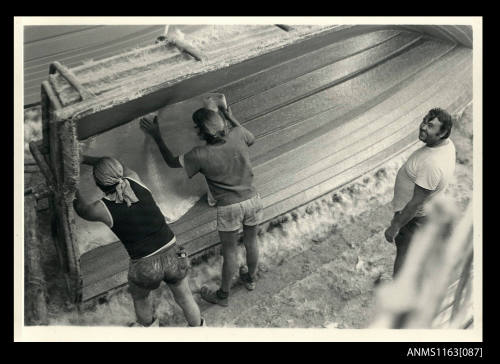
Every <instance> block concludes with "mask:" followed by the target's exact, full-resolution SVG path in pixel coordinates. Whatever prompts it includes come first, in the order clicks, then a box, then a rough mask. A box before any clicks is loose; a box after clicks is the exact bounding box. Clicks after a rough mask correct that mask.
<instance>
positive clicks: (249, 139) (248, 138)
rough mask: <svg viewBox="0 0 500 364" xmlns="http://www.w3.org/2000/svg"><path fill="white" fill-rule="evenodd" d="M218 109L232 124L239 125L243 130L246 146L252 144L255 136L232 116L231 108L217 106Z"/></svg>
mask: <svg viewBox="0 0 500 364" xmlns="http://www.w3.org/2000/svg"><path fill="white" fill-rule="evenodd" d="M219 110H220V112H221V113H222V114H223V115H224V117H225V118H226V119H227V120H229V122H230V123H231V124H233V125H234V126H235V127H240V128H241V129H242V130H243V134H244V135H245V140H246V142H247V144H248V146H250V145H252V144H253V143H254V142H255V136H254V135H253V134H252V132H251V131H250V130H248V129H247V128H245V127H244V126H243V125H241V124H240V122H239V121H238V120H237V119H236V118H235V117H234V115H233V111H232V110H231V107H230V106H228V107H227V109H224V108H223V107H221V106H219Z"/></svg>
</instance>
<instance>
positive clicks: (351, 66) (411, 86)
mask: <svg viewBox="0 0 500 364" xmlns="http://www.w3.org/2000/svg"><path fill="white" fill-rule="evenodd" d="M275 23H280V24H275ZM14 41H15V58H14V67H15V81H14V84H15V89H14V94H15V95H14V100H15V121H14V125H15V128H14V129H15V166H16V169H17V171H18V173H16V174H15V196H16V197H15V198H16V201H18V202H17V203H16V205H17V208H15V211H14V216H15V224H16V226H15V231H16V232H17V234H15V235H16V236H17V238H15V242H14V246H15V248H14V250H15V261H14V270H15V277H14V278H15V293H16V294H15V299H14V301H15V304H14V307H15V312H14V326H15V327H14V333H15V337H16V339H15V340H16V341H115V340H118V341H179V340H180V341H186V340H188V341H190V340H192V341H310V340H314V339H315V338H316V340H318V341H346V340H347V341H352V340H354V341H356V340H360V341H366V340H371V341H427V340H429V341H468V342H480V341H481V340H482V328H483V314H482V244H483V242H482V93H481V92H482V91H481V85H482V68H481V67H482V66H481V63H482V18H481V17H401V18H397V17H387V18H384V17H363V18H355V17H282V18H279V17H278V18H272V17H164V18H163V17H153V18H142V17H15V18H14ZM22 148H23V149H22ZM21 163H23V168H24V173H23V174H21V172H20V168H21ZM21 190H22V191H21ZM173 328H175V330H172V329H173ZM278 328H279V329H286V330H279V331H276V330H275V329H278ZM82 329H85V331H83V330H82ZM90 329H91V330H90ZM250 329H251V330H250ZM305 329H307V330H305ZM40 330H42V331H40ZM44 330H45V331H44ZM110 332H113V333H114V334H113V335H112V336H110ZM464 352H466V351H464ZM467 353H468V351H467ZM476 354H477V353H476ZM464 355H465V354H464Z"/></svg>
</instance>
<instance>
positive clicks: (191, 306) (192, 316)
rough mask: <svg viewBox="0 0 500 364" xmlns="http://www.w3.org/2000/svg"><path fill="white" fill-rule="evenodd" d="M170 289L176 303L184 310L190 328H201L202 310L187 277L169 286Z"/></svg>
mask: <svg viewBox="0 0 500 364" xmlns="http://www.w3.org/2000/svg"><path fill="white" fill-rule="evenodd" d="M168 287H169V288H170V290H171V291H172V294H173V295H174V300H175V302H176V303H177V304H178V305H179V306H180V307H181V308H182V311H184V316H185V317H186V320H187V322H188V324H189V326H200V325H201V316H200V308H199V307H198V304H197V303H196V301H195V300H194V298H193V295H192V293H191V290H190V289H189V282H188V278H187V276H186V277H184V278H183V279H182V280H181V281H179V282H177V283H176V284H168Z"/></svg>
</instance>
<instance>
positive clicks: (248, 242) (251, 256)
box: [243, 225, 259, 278]
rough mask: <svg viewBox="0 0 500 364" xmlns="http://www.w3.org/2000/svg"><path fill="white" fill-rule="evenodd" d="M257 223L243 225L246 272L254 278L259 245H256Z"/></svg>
mask: <svg viewBox="0 0 500 364" xmlns="http://www.w3.org/2000/svg"><path fill="white" fill-rule="evenodd" d="M258 231H259V227H258V225H255V226H247V225H243V244H244V245H245V249H246V253H247V254H246V257H247V266H248V273H249V274H250V277H252V278H254V277H255V273H257V264H258V263H259V247H258V245H257V232H258Z"/></svg>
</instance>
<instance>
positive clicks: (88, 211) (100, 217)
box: [73, 189, 113, 227]
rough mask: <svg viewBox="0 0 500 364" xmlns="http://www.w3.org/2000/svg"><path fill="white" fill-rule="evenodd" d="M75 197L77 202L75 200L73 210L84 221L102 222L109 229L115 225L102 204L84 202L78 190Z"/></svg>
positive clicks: (98, 202)
mask: <svg viewBox="0 0 500 364" xmlns="http://www.w3.org/2000/svg"><path fill="white" fill-rule="evenodd" d="M75 197H76V198H75V200H73V208H74V209H75V211H76V213H77V214H78V215H79V216H80V217H81V218H82V219H85V220H88V221H100V222H103V223H105V224H106V225H108V226H109V227H111V226H112V225H113V222H112V221H111V219H110V217H109V215H108V214H107V212H106V210H105V209H104V206H103V205H102V202H100V201H94V202H91V203H88V202H86V201H84V199H83V198H82V195H81V193H80V190H79V189H77V190H76V194H75Z"/></svg>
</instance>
